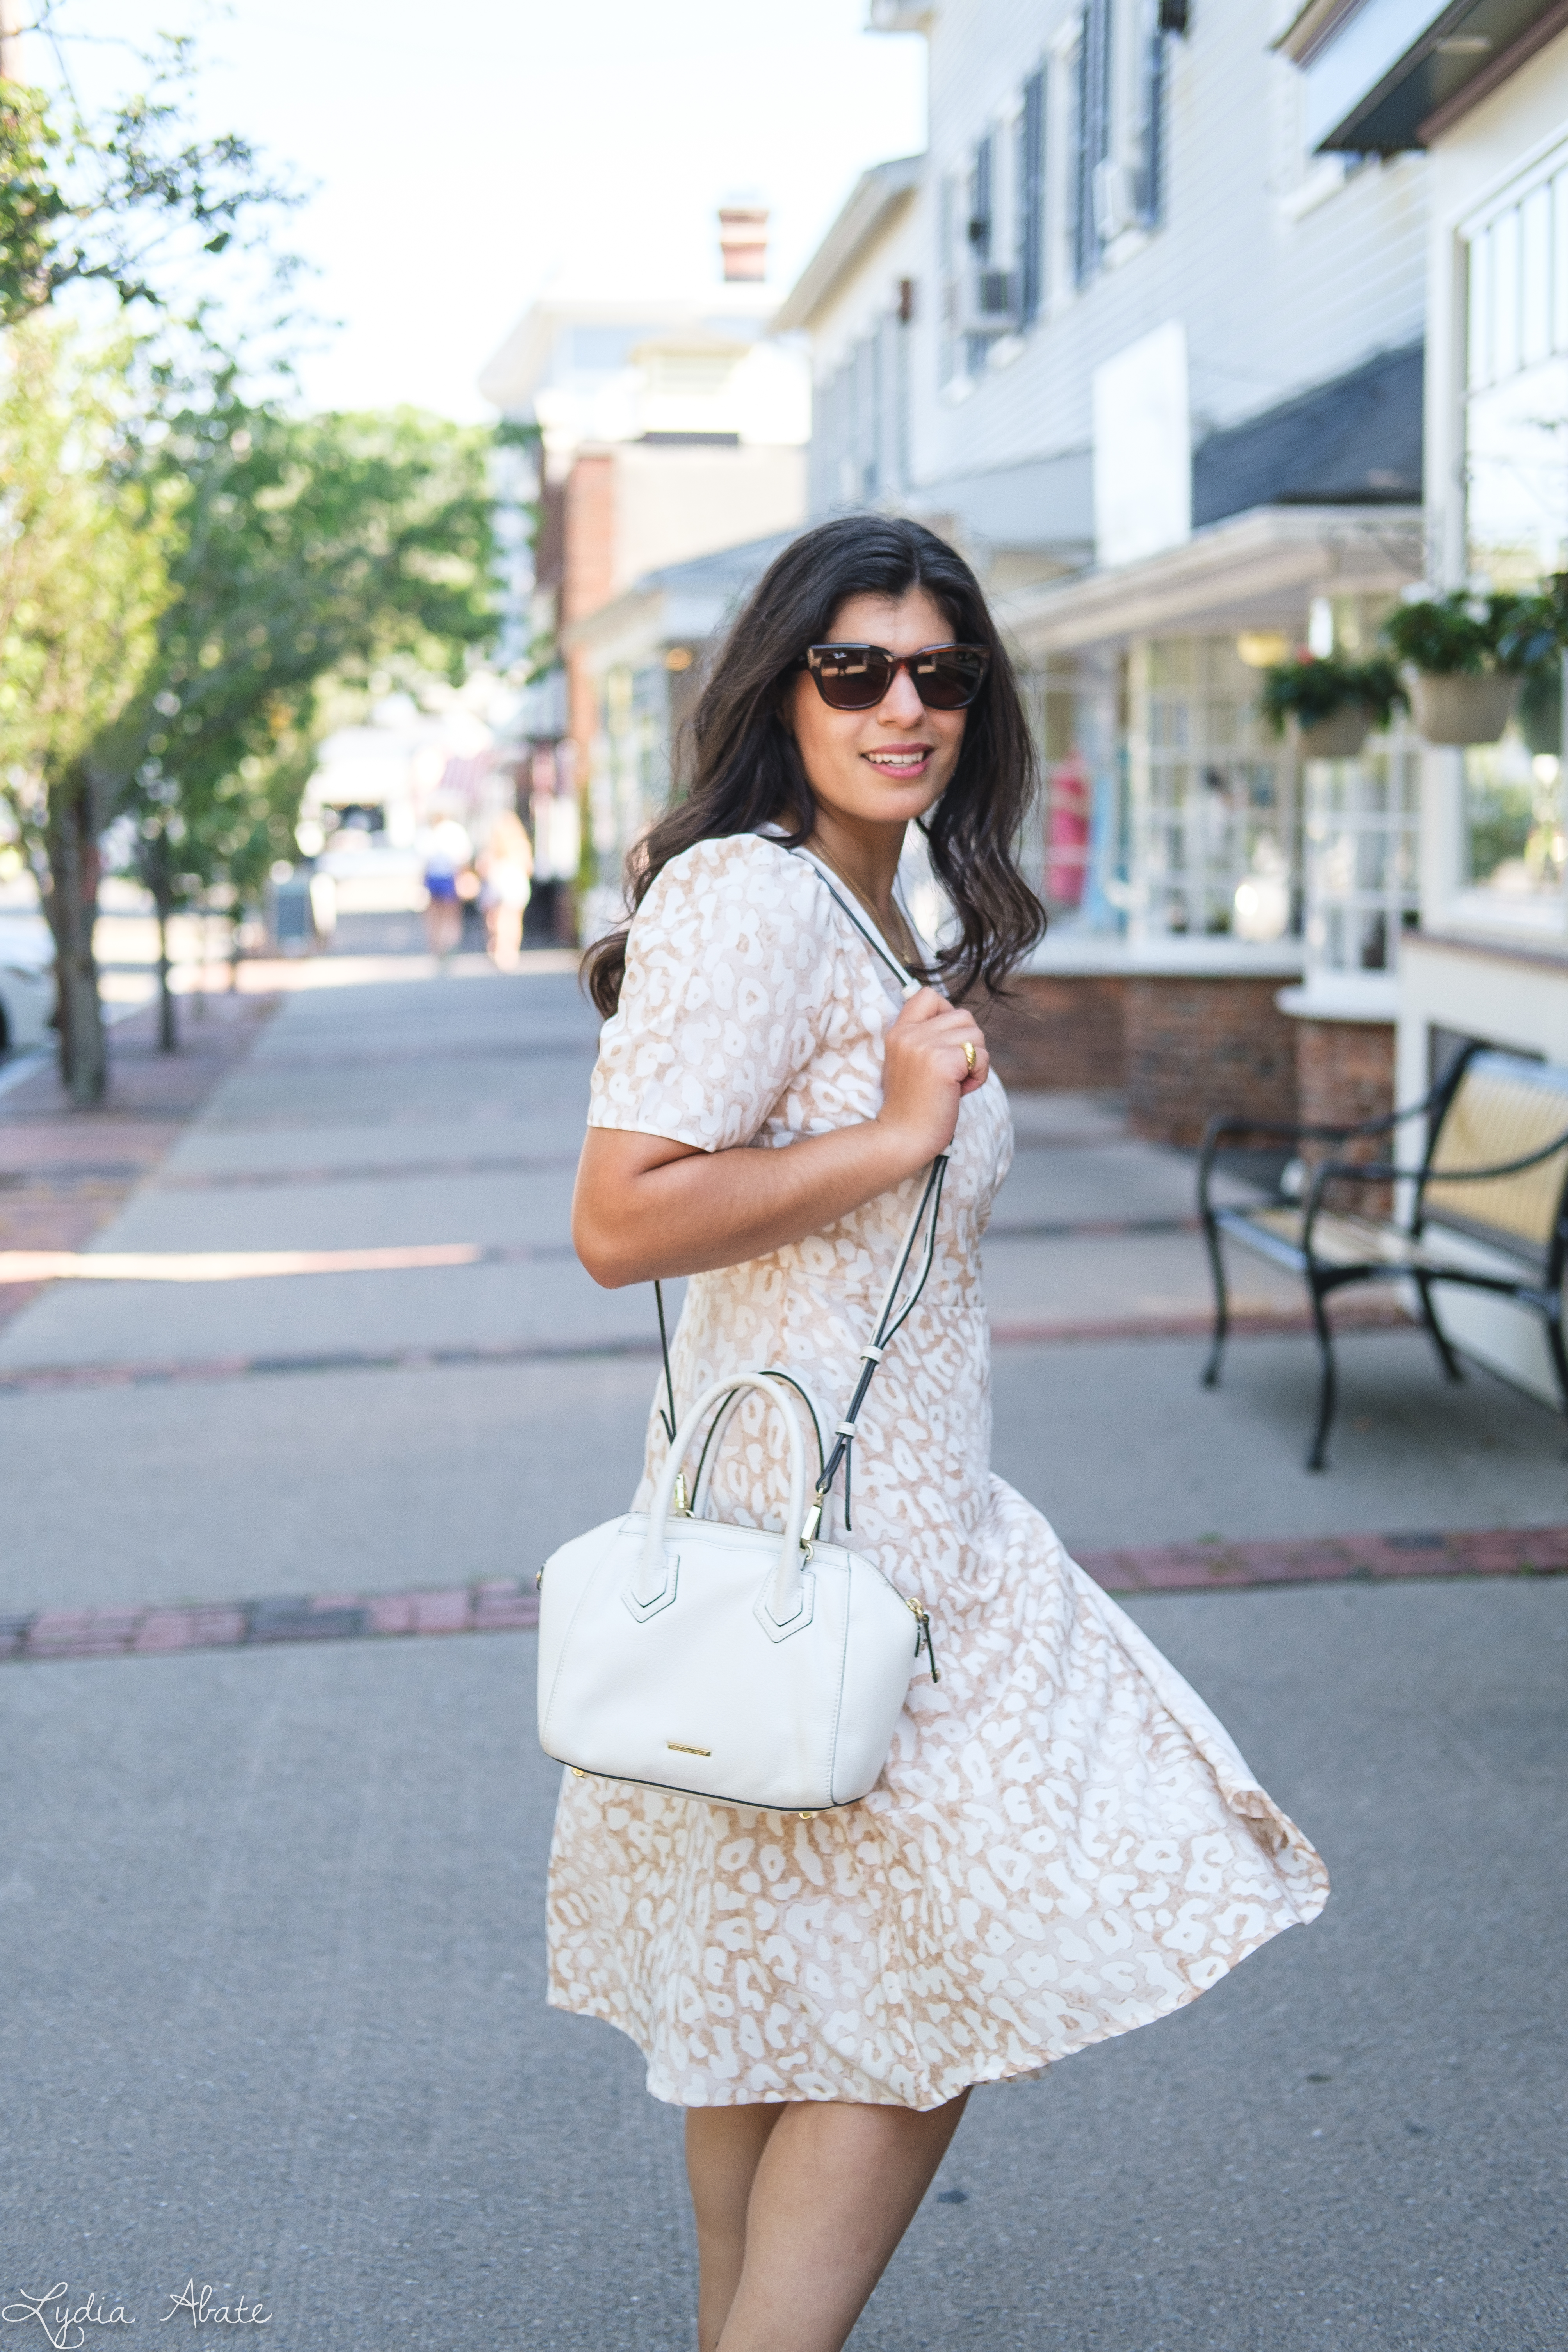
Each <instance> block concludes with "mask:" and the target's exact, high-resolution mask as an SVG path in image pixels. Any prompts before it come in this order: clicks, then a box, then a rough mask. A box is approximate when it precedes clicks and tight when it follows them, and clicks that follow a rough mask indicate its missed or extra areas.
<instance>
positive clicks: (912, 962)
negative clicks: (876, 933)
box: [807, 842, 925, 975]
mask: <svg viewBox="0 0 1568 2352" xmlns="http://www.w3.org/2000/svg"><path fill="white" fill-rule="evenodd" d="M807 846H808V847H809V848H810V849H811V851H812V853H813V855H814V856H817V857H820V858H821V860H822V862H823V864H824V866H831V868H832V869H833V871H834V873H835V874H837V877H838V879H839V880H840V882H842V883H843V885H844V887H845V888H846V889H847V890H848V891H850V892H852V893H853V895H854V896H855V897H856V898H858V899H859V901H860V904H861V905H862V907H864V908H865V909H866V912H867V913H868V915H869V916H870V918H871V920H872V921H873V922H874V923H875V924H876V926H877V929H879V930H883V929H891V931H892V934H893V945H894V947H896V948H897V950H898V951H899V955H900V961H902V962H903V963H905V964H906V965H907V966H908V967H909V969H910V971H912V972H914V973H916V974H917V975H921V974H923V972H924V971H925V961H924V959H923V957H922V956H921V952H920V950H919V948H918V947H917V945H916V943H915V940H914V938H913V936H912V935H911V933H910V927H909V925H908V924H907V923H906V922H905V920H904V919H903V916H902V914H901V913H900V908H899V904H898V901H897V900H896V899H895V898H892V897H891V895H890V894H889V901H888V903H889V906H890V907H891V908H892V915H893V919H892V923H891V925H885V924H884V922H883V920H882V918H881V916H880V915H879V913H878V912H877V909H876V908H875V907H874V906H873V905H872V904H871V901H870V899H869V898H868V897H867V896H866V893H865V892H864V890H862V889H861V887H860V885H859V884H858V882H856V881H854V880H852V879H851V877H849V876H848V875H847V874H846V872H845V871H844V868H843V866H840V865H839V863H838V860H837V858H836V857H829V856H828V854H827V852H826V849H824V848H823V846H822V845H821V843H820V842H812V843H808V845H807Z"/></svg>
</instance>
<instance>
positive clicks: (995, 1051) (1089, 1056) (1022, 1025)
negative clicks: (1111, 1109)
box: [975, 973, 1127, 1093]
mask: <svg viewBox="0 0 1568 2352" xmlns="http://www.w3.org/2000/svg"><path fill="white" fill-rule="evenodd" d="M1126 995H1127V982H1126V981H1125V980H1124V979H1123V978H1122V977H1121V974H1120V973H1107V974H1100V973H1095V974H1092V975H1085V976H1084V977H1083V978H1081V979H1072V978H1067V977H1063V978H1061V979H1058V978H1056V977H1054V976H1052V975H1046V974H1040V973H1026V974H1024V975H1022V976H1021V977H1020V978H1019V979H1017V980H1016V981H1015V982H1013V986H1012V990H1011V991H1010V992H1009V994H1008V996H1007V997H1006V998H993V1000H992V1001H991V1003H989V1004H984V1005H977V1006H976V1008H975V1018H976V1019H977V1020H978V1021H979V1023H980V1025H981V1027H982V1028H983V1029H984V1032H985V1042H986V1044H987V1045H989V1047H990V1048H991V1057H992V1060H993V1061H994V1063H995V1065H996V1075H997V1076H998V1077H999V1078H1000V1079H1001V1080H1002V1083H1003V1085H1004V1086H1007V1087H1048V1088H1053V1089H1058V1090H1070V1091H1072V1092H1075V1093H1076V1092H1078V1091H1080V1090H1083V1091H1089V1092H1096V1091H1102V1090H1109V1091H1111V1092H1115V1093H1120V1092H1121V1087H1122V1085H1123V1084H1124V1082H1125V1079H1126V1075H1127V1054H1126Z"/></svg>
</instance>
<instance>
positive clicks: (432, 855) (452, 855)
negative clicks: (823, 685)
mask: <svg viewBox="0 0 1568 2352" xmlns="http://www.w3.org/2000/svg"><path fill="white" fill-rule="evenodd" d="M473 861H474V845H473V843H472V842H471V841H470V840H469V839H468V835H467V833H465V831H464V830H463V827H462V826H461V825H460V824H458V820H457V818H456V817H455V816H444V817H442V818H441V820H440V822H439V823H438V824H436V825H435V826H433V827H432V829H431V833H430V836H429V839H428V840H427V841H426V845H425V870H424V881H425V936H426V939H427V940H428V941H429V943H430V952H431V954H432V955H434V956H439V957H440V958H441V960H442V961H443V962H445V961H446V959H447V957H448V956H449V955H454V954H456V952H457V950H458V946H459V944H460V942H461V940H462V937H463V898H464V895H465V894H464V893H463V891H462V890H461V889H460V888H459V887H458V886H459V883H460V882H461V880H462V878H463V877H464V876H465V875H467V874H468V872H469V871H470V870H471V868H472V866H473Z"/></svg>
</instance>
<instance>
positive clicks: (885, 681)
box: [810, 646, 893, 710]
mask: <svg viewBox="0 0 1568 2352" xmlns="http://www.w3.org/2000/svg"><path fill="white" fill-rule="evenodd" d="M810 660H811V669H812V675H813V677H815V678H816V686H817V691H818V692H819V693H820V695H821V697H822V698H823V700H824V702H826V704H827V705H828V707H829V709H833V710H872V709H875V708H876V706H877V704H878V703H879V702H880V700H881V699H882V697H883V696H884V695H885V694H886V692H887V691H888V685H889V679H890V678H891V677H892V668H893V666H892V664H891V662H890V661H889V659H888V656H887V655H886V654H885V653H883V651H882V650H881V648H880V646H813V647H812V649H811V655H810Z"/></svg>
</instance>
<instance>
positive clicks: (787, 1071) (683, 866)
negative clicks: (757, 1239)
mask: <svg viewBox="0 0 1568 2352" xmlns="http://www.w3.org/2000/svg"><path fill="white" fill-rule="evenodd" d="M819 895H820V894H819V892H818V891H817V888H816V878H815V876H814V874H813V871H812V869H811V867H810V866H808V865H806V864H805V861H804V860H803V859H799V858H795V857H791V856H789V854H788V852H787V851H785V850H783V849H781V848H779V847H778V846H777V845H776V844H774V843H773V842H770V841H765V840H763V839H762V838H761V837H760V836H758V835H755V834H741V835H731V837H729V838H728V839H725V840H720V841H703V842H699V843H698V844H697V845H696V846H695V847H694V848H691V849H689V850H686V851H683V852H682V854H681V856H679V857H676V858H672V859H671V861H670V863H669V864H668V866H666V867H665V868H664V871H663V872H662V873H661V874H660V875H659V877H658V880H657V881H656V882H655V883H654V884H653V887H651V889H650V890H649V891H648V894H647V898H645V899H644V900H643V902H642V905H641V906H640V907H639V908H638V909H637V915H636V918H635V919H634V920H633V923H632V927H631V934H630V937H629V939H628V941H627V946H626V979H625V982H624V983H623V985H622V989H621V1000H620V1005H619V1008H618V1009H617V1011H616V1013H614V1014H613V1016H612V1017H611V1019H610V1020H608V1021H607V1022H606V1023H605V1027H604V1030H603V1033H602V1034H601V1037H600V1043H599V1058H598V1061H597V1063H596V1064H595V1069H594V1079H593V1090H592V1100H591V1105H590V1108H589V1112H588V1124H589V1126H590V1127H616V1128H624V1129H631V1130H632V1131H634V1132H635V1133H637V1134H639V1135H665V1136H668V1137H669V1139H670V1140H671V1141H672V1142H675V1143H689V1144H691V1145H693V1146H695V1147H696V1149H697V1150H701V1151H727V1150H731V1149H733V1148H734V1147H735V1146H736V1145H739V1144H748V1143H752V1142H754V1141H755V1140H756V1139H757V1137H758V1136H759V1135H760V1134H761V1132H762V1130H763V1128H764V1126H766V1124H767V1122H768V1119H769V1116H770V1114H771V1113H772V1112H773V1110H774V1108H775V1106H777V1105H778V1104H779V1103H780V1101H781V1098H782V1097H784V1096H785V1095H786V1094H787V1093H788V1092H789V1090H790V1087H791V1085H792V1082H793V1081H794V1080H795V1077H796V1076H798V1075H799V1073H800V1072H801V1070H803V1069H804V1068H805V1066H806V1064H807V1063H808V1062H809V1061H810V1060H811V1057H812V1055H813V1054H814V1052H815V1051H816V1045H817V1035H818V1030H819V1028H820V1026H821V1024H822V1019H823V1016H824V1013H825V1010H826V1003H827V1001H828V994H829V988H830V981H831V965H832V957H831V954H830V953H829V951H828V949H827V946H826V942H825V941H824V939H823V937H822V933H821V928H820V907H819V904H818V899H819ZM783 1140H787V1138H784V1139H783Z"/></svg>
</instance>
